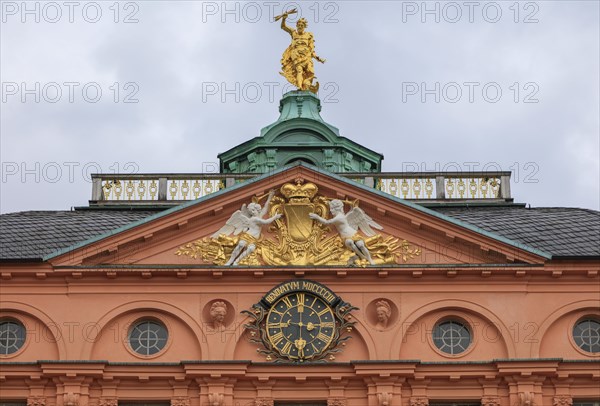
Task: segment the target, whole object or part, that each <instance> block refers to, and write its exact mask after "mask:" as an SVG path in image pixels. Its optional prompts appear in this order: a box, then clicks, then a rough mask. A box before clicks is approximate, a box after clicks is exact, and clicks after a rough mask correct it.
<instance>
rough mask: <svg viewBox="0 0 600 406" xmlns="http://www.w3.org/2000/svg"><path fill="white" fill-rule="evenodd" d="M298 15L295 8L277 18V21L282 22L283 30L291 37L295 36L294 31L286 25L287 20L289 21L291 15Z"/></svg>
mask: <svg viewBox="0 0 600 406" xmlns="http://www.w3.org/2000/svg"><path fill="white" fill-rule="evenodd" d="M296 13H297V11H296V9H295V8H293V9H291V10H289V11H286V12H285V13H283V14H281V15H278V16H277V17H275V21H277V20H281V29H282V30H283V31H285V32H287V33H288V34H290V35H293V32H294V30H293V29H291V28H290V27H288V26H287V25H286V24H285V20H287V18H288V16H289V15H290V14H296Z"/></svg>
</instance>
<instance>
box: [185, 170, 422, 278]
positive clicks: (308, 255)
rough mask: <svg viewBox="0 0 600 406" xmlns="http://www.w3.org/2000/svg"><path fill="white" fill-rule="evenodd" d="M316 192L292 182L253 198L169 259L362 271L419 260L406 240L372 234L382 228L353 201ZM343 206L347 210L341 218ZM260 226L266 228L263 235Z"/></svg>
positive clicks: (314, 188)
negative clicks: (209, 233) (356, 268)
mask: <svg viewBox="0 0 600 406" xmlns="http://www.w3.org/2000/svg"><path fill="white" fill-rule="evenodd" d="M318 190H319V188H318V187H317V185H315V184H314V183H311V182H308V183H305V182H304V180H303V179H297V180H296V181H295V183H286V184H284V185H283V186H282V187H281V188H280V190H279V194H276V193H275V191H271V193H269V194H268V195H264V196H260V197H254V198H253V199H252V203H250V204H248V205H247V206H246V205H245V204H244V205H243V206H242V208H241V209H240V210H238V211H236V212H235V213H234V214H233V215H232V216H231V217H230V218H229V220H228V221H227V222H226V224H225V225H224V226H223V227H222V228H221V229H220V230H218V231H217V232H216V233H215V234H213V235H212V236H211V237H205V238H202V239H199V240H196V241H194V242H191V243H188V244H186V245H184V246H181V247H180V248H179V249H178V250H177V251H176V252H175V254H176V255H179V256H188V257H191V258H194V259H200V260H202V261H205V262H210V263H213V264H215V265H225V266H230V265H233V266H235V265H250V266H260V265H277V266H284V265H358V266H366V265H369V264H371V265H382V264H396V263H404V262H408V261H410V260H411V259H413V258H415V257H417V256H419V255H421V250H420V248H417V247H413V246H411V245H410V244H409V242H408V241H406V240H402V241H400V240H399V239H398V238H395V237H393V236H383V235H381V234H380V233H376V232H375V231H374V230H373V228H375V229H379V230H381V229H382V227H381V226H380V225H379V224H377V223H376V222H374V221H373V220H372V219H371V218H370V217H369V216H368V215H367V214H366V213H365V212H364V211H363V210H362V209H361V208H360V207H358V204H359V202H358V201H352V202H349V201H344V202H342V201H341V200H338V199H330V198H327V197H325V196H322V195H319V194H318ZM267 196H268V198H267V200H266V202H265V204H264V207H261V205H260V202H261V201H262V200H263V199H264V198H265V197H267ZM344 205H349V206H350V207H351V210H350V211H348V212H347V213H345V212H344V209H343V207H344ZM266 215H268V216H269V217H268V218H265V217H264V216H266ZM263 226H268V230H267V233H266V235H265V233H263V232H262V231H263V230H262V228H263ZM330 226H333V227H330Z"/></svg>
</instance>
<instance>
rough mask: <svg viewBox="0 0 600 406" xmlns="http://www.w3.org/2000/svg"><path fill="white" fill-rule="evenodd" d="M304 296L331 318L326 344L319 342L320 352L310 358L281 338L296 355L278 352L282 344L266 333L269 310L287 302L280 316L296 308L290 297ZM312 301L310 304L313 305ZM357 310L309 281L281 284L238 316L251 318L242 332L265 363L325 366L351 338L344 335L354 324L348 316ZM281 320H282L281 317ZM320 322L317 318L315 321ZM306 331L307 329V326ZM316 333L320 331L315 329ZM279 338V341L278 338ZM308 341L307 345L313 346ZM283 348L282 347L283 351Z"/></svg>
mask: <svg viewBox="0 0 600 406" xmlns="http://www.w3.org/2000/svg"><path fill="white" fill-rule="evenodd" d="M302 294H304V295H305V297H306V295H310V296H314V297H315V298H316V299H319V300H320V301H322V302H323V305H324V306H325V308H326V309H329V311H330V312H331V315H332V318H333V320H332V323H333V327H332V331H331V333H330V335H329V337H328V342H326V343H325V342H323V340H321V341H322V342H323V345H320V348H317V349H318V350H319V351H314V350H313V351H312V354H310V355H308V356H306V355H305V354H304V353H302V352H301V351H300V348H299V347H298V346H297V345H295V343H294V341H293V340H289V339H288V338H285V340H286V341H287V342H288V343H287V344H290V343H291V344H290V348H287V349H291V347H292V346H294V347H295V348H296V354H295V355H294V354H292V353H291V352H292V351H282V348H281V347H280V346H279V344H280V343H281V342H282V341H278V340H277V337H279V336H277V335H276V334H277V333H275V335H276V338H275V339H273V335H272V334H270V332H269V326H268V320H269V315H270V314H271V312H272V310H273V308H274V307H275V306H278V305H279V304H280V303H281V302H282V301H284V302H285V301H286V299H287V300H289V301H290V303H286V307H287V309H286V310H285V311H284V313H285V312H286V311H287V310H289V309H291V308H295V307H297V306H298V299H297V296H296V304H295V305H294V304H293V303H292V299H289V298H290V297H291V296H292V297H293V296H295V295H302ZM316 299H315V301H314V302H313V304H314V303H316ZM357 309H358V308H356V307H354V306H352V305H351V304H350V303H347V302H344V301H343V300H342V299H341V298H340V297H339V296H337V295H336V294H335V293H333V292H332V291H331V290H330V289H329V288H327V287H326V286H324V285H322V284H320V283H318V282H314V281H310V280H305V279H302V280H292V281H287V282H284V283H282V284H280V285H278V286H276V287H275V288H273V289H271V291H269V292H268V293H267V294H266V295H265V296H264V297H263V298H262V299H261V301H260V302H258V303H256V304H255V305H253V306H252V310H245V311H243V312H242V313H243V314H246V315H248V316H249V317H250V318H251V322H250V323H248V324H246V325H245V328H246V330H247V332H248V334H249V340H250V342H252V343H254V344H257V345H259V348H258V349H257V352H258V353H259V354H262V355H264V356H265V359H266V360H267V361H274V362H291V363H306V362H327V361H333V360H335V354H336V353H339V352H341V351H342V349H343V347H344V346H345V345H346V341H347V340H349V339H350V338H351V336H350V335H348V333H350V332H352V330H353V326H354V324H355V322H354V321H351V319H352V316H351V315H350V312H351V311H352V310H357ZM282 318H283V316H282ZM319 320H320V318H319ZM307 327H308V325H307ZM299 331H300V333H299V335H300V337H299V338H296V340H298V339H299V340H302V341H304V340H303V338H302V336H301V331H302V326H300V330H299ZM319 331H321V329H320V328H319ZM279 338H280V337H279ZM313 342H314V339H313V341H311V342H310V343H313ZM300 344H301V347H302V348H304V347H305V345H306V344H309V343H306V342H305V343H302V342H300ZM284 348H285V347H284Z"/></svg>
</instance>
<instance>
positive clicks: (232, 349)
mask: <svg viewBox="0 0 600 406" xmlns="http://www.w3.org/2000/svg"><path fill="white" fill-rule="evenodd" d="M299 177H301V178H303V179H306V180H307V181H311V182H314V183H315V184H317V185H318V187H319V193H321V194H322V195H324V196H329V197H334V198H336V197H337V198H341V199H348V200H354V199H358V200H359V201H360V207H361V208H362V209H363V210H364V211H365V212H367V213H369V215H370V216H371V217H372V218H373V219H374V220H375V221H376V222H377V223H378V224H380V225H382V226H383V229H384V231H383V232H384V233H385V234H386V235H390V236H394V237H396V238H400V239H402V240H406V241H408V242H409V243H410V244H411V246H414V247H420V249H421V252H420V255H418V256H415V257H413V258H408V259H407V260H406V262H404V263H402V264H398V265H396V266H388V265H385V266H383V265H381V266H379V265H374V266H366V267H349V266H301V267H298V266H293V267H286V266H241V267H221V266H214V265H211V264H210V263H207V262H203V261H201V260H199V259H194V258H190V257H186V256H178V255H175V252H176V251H177V249H178V248H179V247H181V246H183V245H185V244H187V243H190V242H192V241H195V240H197V239H200V238H203V237H207V236H210V235H211V234H213V233H214V232H215V231H216V230H218V229H219V227H221V226H222V225H223V224H225V222H226V221H227V219H228V218H229V217H230V216H231V215H232V213H233V212H234V211H235V210H237V209H239V207H240V206H241V205H242V204H243V203H247V202H248V201H250V199H251V198H252V196H258V195H262V194H264V193H266V192H268V191H269V190H271V189H276V190H279V188H281V186H282V185H283V184H285V183H286V182H293V181H294V180H295V179H297V178H299ZM155 217H156V218H154V219H152V220H149V221H144V222H141V223H140V224H138V225H135V226H132V227H126V228H124V229H122V230H121V231H119V232H117V233H113V234H110V235H105V236H103V237H102V238H96V239H94V240H90V241H88V242H87V243H85V244H80V245H79V246H75V247H72V249H70V250H67V251H65V252H63V253H62V254H59V255H54V256H50V257H48V258H46V260H45V261H43V262H36V263H33V262H19V261H14V262H5V263H3V264H2V288H1V316H0V317H1V320H2V321H3V322H6V321H10V320H14V321H16V322H18V323H20V324H21V325H22V326H24V327H25V330H26V337H25V340H24V343H23V345H22V346H21V347H20V348H19V349H18V350H17V351H15V352H12V353H10V354H4V355H0V361H1V364H0V385H1V389H0V399H1V400H2V402H3V403H10V402H27V403H28V404H29V405H46V406H51V405H58V406H62V405H82V406H85V405H90V406H95V405H98V406H109V405H110V406H113V405H117V404H124V403H135V402H141V403H148V404H150V403H157V404H171V405H173V406H188V405H189V406H198V405H202V406H204V405H210V406H233V405H235V406H238V405H239V406H249V405H252V406H272V405H286V404H298V402H304V403H305V404H315V405H328V406H334V405H335V406H338V405H340V406H342V405H343V406H367V405H368V406H384V405H387V406H401V405H402V406H405V405H411V406H421V405H427V404H436V403H444V404H453V403H454V404H482V405H486V406H492V405H493V406H509V405H510V406H513V405H520V406H524V405H538V406H539V405H558V406H562V405H572V404H573V403H574V402H575V403H578V402H584V401H588V402H593V401H596V402H598V401H599V399H600V353H599V352H597V351H593V350H591V351H586V350H585V349H584V348H582V345H581V342H580V341H578V339H577V338H576V337H575V336H576V334H574V331H575V330H574V329H575V328H576V326H577V325H578V323H581V322H582V321H586V320H591V321H595V320H600V291H599V279H598V271H599V269H600V261H598V260H597V259H592V260H588V259H581V258H572V259H562V260H555V259H552V258H549V257H548V256H545V255H544V253H543V252H539V251H536V250H532V249H529V248H528V247H526V246H522V247H519V246H516V245H514V244H511V242H510V241H506V240H505V239H502V238H496V237H495V236H494V235H490V234H489V233H483V232H480V231H479V230H476V229H474V228H472V227H471V228H469V227H465V226H463V225H461V224H459V223H457V222H453V221H449V220H448V218H446V217H445V216H440V215H434V214H432V213H431V212H429V211H428V210H423V209H418V208H415V207H414V206H413V205H405V204H401V203H398V202H397V201H395V200H392V199H388V198H386V197H383V196H382V195H381V194H376V193H372V192H369V191H367V190H365V188H360V187H357V186H356V185H354V184H353V183H352V182H345V181H340V180H339V179H337V178H334V177H330V176H328V175H327V174H324V173H317V172H315V171H313V170H311V169H309V168H306V167H302V166H300V167H294V168H291V169H289V170H286V171H283V172H281V173H278V174H277V175H273V176H266V177H264V178H262V179H260V180H258V181H256V182H251V183H248V184H247V185H245V186H243V187H238V188H234V189H232V190H231V191H226V192H225V193H222V194H219V195H216V196H214V197H211V196H209V198H205V199H201V200H200V201H198V202H197V203H194V204H189V205H186V206H185V207H182V208H179V209H177V210H172V211H170V212H166V213H164V214H162V213H161V215H157V216H155ZM305 279H309V280H313V281H316V282H318V283H320V284H322V285H324V286H326V287H327V288H329V289H330V290H331V291H333V292H335V294H336V295H338V296H339V297H341V298H343V300H344V301H347V302H349V303H351V304H352V305H353V306H356V307H357V308H358V310H354V311H352V312H351V313H350V315H351V320H352V321H353V322H355V325H354V327H353V328H352V329H351V331H344V332H343V334H345V335H347V336H349V337H351V338H350V339H349V340H348V341H346V342H344V343H342V344H340V348H339V349H341V350H342V351H341V352H339V353H335V355H333V357H332V358H327V359H326V360H324V362H319V363H314V362H306V363H275V362H274V360H269V359H267V358H265V356H264V355H263V354H261V353H260V352H258V351H257V350H260V346H257V345H256V344H254V343H252V342H251V341H250V339H251V338H252V337H250V335H249V333H248V331H247V330H246V329H245V328H244V325H245V324H246V323H248V322H249V321H250V320H249V318H248V316H247V315H245V314H242V313H241V312H242V311H244V310H249V309H251V308H252V306H253V305H254V304H255V303H257V302H259V301H260V300H261V298H262V297H263V296H264V295H265V294H266V293H267V292H268V291H269V290H271V289H272V288H273V287H275V286H277V285H279V284H281V283H283V282H286V281H290V280H305ZM215 302H222V305H219V306H221V308H222V309H223V314H222V316H224V317H223V318H222V319H216V318H215V314H216V313H215V310H214V309H215V308H217V307H219V306H213V304H214V303H215ZM381 302H385V303H386V305H382V304H381ZM211 310H213V311H212V312H211ZM217 312H218V311H217ZM381 312H383V314H384V315H383V316H382V315H381ZM382 320H383V321H382ZM139 322H150V323H154V324H149V325H146V326H145V327H143V328H148V329H149V330H147V331H146V330H143V328H141V329H142V330H143V331H142V330H140V331H141V332H140V334H144V331H145V333H146V334H147V333H148V331H150V332H152V333H153V334H160V333H157V331H158V330H157V331H153V330H152V329H153V328H154V327H153V326H155V325H158V326H162V327H163V328H164V329H166V333H167V334H166V336H165V337H163V338H164V340H162V338H160V337H159V338H156V337H155V338H156V340H155V342H157V343H159V344H157V347H156V349H155V350H153V349H152V347H148V346H144V345H142V346H141V347H140V348H142V347H143V348H144V349H145V351H147V352H148V353H147V354H141V353H140V351H139V349H138V350H137V351H136V349H135V348H134V346H133V345H132V343H131V334H132V329H134V327H135V326H136V325H137V324H138V323H139ZM444 323H446V324H444ZM451 323H455V324H454V326H459V327H460V326H462V327H463V328H464V330H466V333H465V334H467V336H468V337H467V339H466V341H465V343H464V346H463V348H460V347H456V348H454V347H452V348H454V349H453V351H454V352H455V353H449V352H448V348H450V347H448V348H445V349H443V348H440V346H439V345H438V344H439V342H437V341H436V338H435V334H438V333H436V331H437V329H439V328H445V327H447V328H452V326H453V325H452V324H451ZM440 326H441V327H440ZM444 326H445V327H444ZM456 331H457V332H459V330H458V329H457V330H456ZM144 337H145V336H144ZM584 338H585V337H584ZM586 339H587V338H586ZM589 339H590V340H592V341H593V339H594V337H589ZM139 340H140V342H142V344H144V342H143V340H142V339H141V338H140V339H139ZM161 340H162V341H161ZM584 341H585V340H584ZM146 344H147V342H146ZM594 348H595V347H594ZM153 351H156V352H153Z"/></svg>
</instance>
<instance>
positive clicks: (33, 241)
mask: <svg viewBox="0 0 600 406" xmlns="http://www.w3.org/2000/svg"><path fill="white" fill-rule="evenodd" d="M432 209H433V210H435V211H437V212H439V213H440V214H444V215H447V216H450V217H453V218H455V219H457V220H461V221H463V222H465V223H469V224H471V225H473V226H476V227H479V228H481V229H484V230H486V231H489V232H492V233H495V234H497V235H500V236H502V237H505V238H508V239H510V240H513V241H515V242H518V243H522V244H525V245H528V246H530V247H533V248H536V249H539V250H541V251H545V252H549V253H551V254H552V255H553V256H554V257H600V212H597V211H593V210H586V209H576V208H563V207H559V208H535V209H527V208H524V207H522V206H513V207H506V206H504V207H493V206H486V207H436V208H432ZM156 213H157V211H151V210H76V211H30V212H19V213H10V214H3V215H1V216H0V260H4V261H14V260H41V258H42V257H44V256H46V255H48V254H50V253H52V252H55V251H57V250H59V249H62V248H67V247H69V246H71V245H73V244H76V243H80V242H83V241H85V240H88V239H90V238H93V237H97V236H99V235H102V234H104V233H107V232H109V231H112V230H115V229H117V228H119V227H122V226H125V225H127V224H130V223H133V222H135V221H139V220H141V219H144V218H146V217H148V216H151V215H153V214H156Z"/></svg>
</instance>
